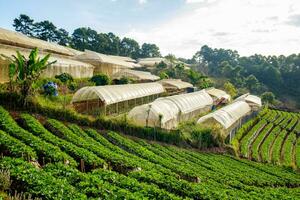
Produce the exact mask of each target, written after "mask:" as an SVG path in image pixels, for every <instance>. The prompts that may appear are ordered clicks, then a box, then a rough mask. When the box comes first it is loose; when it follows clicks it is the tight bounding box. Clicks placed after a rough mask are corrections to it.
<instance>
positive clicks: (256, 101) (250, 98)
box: [234, 93, 262, 107]
mask: <svg viewBox="0 0 300 200" xmlns="http://www.w3.org/2000/svg"><path fill="white" fill-rule="evenodd" d="M234 101H246V102H247V103H248V104H250V106H251V105H255V106H257V107H261V106H262V103H261V98H260V97H258V96H255V95H252V94H249V93H247V94H244V95H242V96H239V97H238V98H236V99H235V100H234Z"/></svg>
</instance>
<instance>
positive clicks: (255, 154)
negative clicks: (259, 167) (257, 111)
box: [251, 123, 273, 161]
mask: <svg viewBox="0 0 300 200" xmlns="http://www.w3.org/2000/svg"><path fill="white" fill-rule="evenodd" d="M272 128H273V124H272V123H270V124H268V125H267V126H266V127H265V128H264V129H263V130H262V131H261V132H260V133H259V135H258V136H257V137H256V138H255V140H254V142H253V144H252V149H251V151H252V158H253V159H254V160H256V161H260V160H261V158H260V157H259V154H260V152H259V150H260V145H261V144H262V142H263V141H264V139H265V138H266V136H268V134H269V132H270V131H271V130H272Z"/></svg>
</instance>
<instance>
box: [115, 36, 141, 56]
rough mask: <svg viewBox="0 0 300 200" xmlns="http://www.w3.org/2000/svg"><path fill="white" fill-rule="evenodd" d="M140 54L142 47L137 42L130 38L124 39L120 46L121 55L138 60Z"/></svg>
mask: <svg viewBox="0 0 300 200" xmlns="http://www.w3.org/2000/svg"><path fill="white" fill-rule="evenodd" d="M139 53H140V45H139V43H138V42H137V41H135V40H133V39H130V38H126V37H125V38H123V39H122V41H121V44H120V55H121V56H128V57H131V58H138V57H139Z"/></svg>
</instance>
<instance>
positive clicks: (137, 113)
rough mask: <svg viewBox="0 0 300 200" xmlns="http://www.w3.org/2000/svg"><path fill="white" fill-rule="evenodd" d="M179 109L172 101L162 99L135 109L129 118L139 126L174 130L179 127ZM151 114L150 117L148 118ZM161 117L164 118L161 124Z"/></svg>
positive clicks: (129, 114)
mask: <svg viewBox="0 0 300 200" xmlns="http://www.w3.org/2000/svg"><path fill="white" fill-rule="evenodd" d="M179 112H180V111H179V108H178V107H177V106H176V104H174V103H173V102H172V101H170V100H168V99H164V98H163V99H160V100H159V101H154V102H152V103H150V104H144V105H141V106H137V107H135V108H133V109H132V110H131V111H130V112H129V113H128V117H129V118H130V119H133V120H134V122H135V123H137V124H139V125H143V126H145V125H147V124H146V123H147V122H146V121H147V120H148V125H149V126H159V125H160V123H161V128H164V129H172V128H173V127H176V126H177V125H178V119H177V117H178V114H179ZM148 113H149V116H148ZM160 115H161V116H162V119H161V122H160V121H159V117H160Z"/></svg>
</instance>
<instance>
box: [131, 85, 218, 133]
mask: <svg viewBox="0 0 300 200" xmlns="http://www.w3.org/2000/svg"><path fill="white" fill-rule="evenodd" d="M212 105H213V100H212V98H211V97H210V96H209V95H208V94H207V93H206V92H205V90H201V91H198V92H194V93H188V94H181V95H175V96H170V97H162V98H159V99H157V100H155V101H154V102H152V103H149V104H145V105H141V106H137V107H135V108H133V109H132V110H131V111H130V112H129V114H128V117H129V118H130V119H131V120H133V121H134V123H136V124H139V125H142V126H152V127H161V128H164V129H173V128H175V127H177V126H178V124H179V123H180V122H183V121H187V120H190V119H192V118H194V117H197V116H198V115H199V114H201V113H205V112H208V111H210V110H211V107H212Z"/></svg>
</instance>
